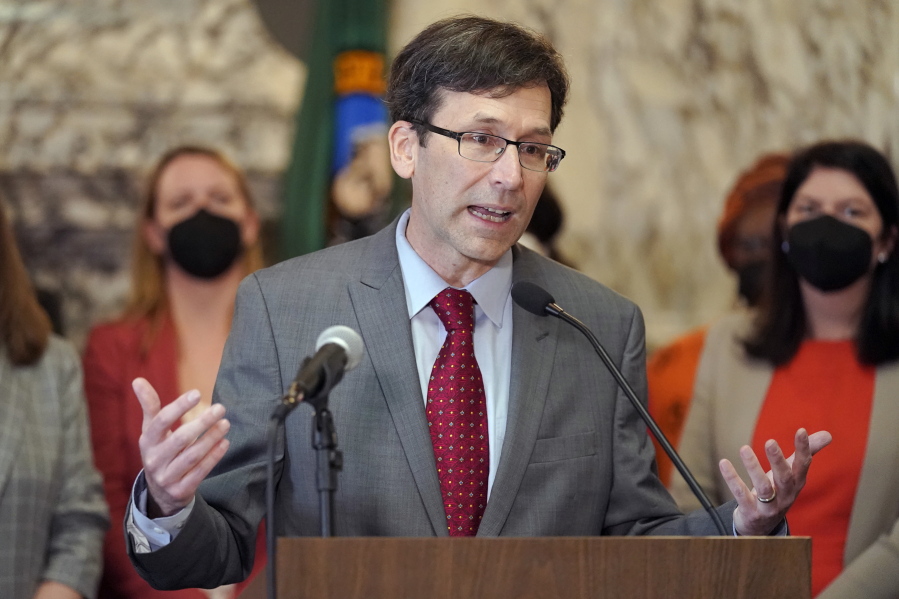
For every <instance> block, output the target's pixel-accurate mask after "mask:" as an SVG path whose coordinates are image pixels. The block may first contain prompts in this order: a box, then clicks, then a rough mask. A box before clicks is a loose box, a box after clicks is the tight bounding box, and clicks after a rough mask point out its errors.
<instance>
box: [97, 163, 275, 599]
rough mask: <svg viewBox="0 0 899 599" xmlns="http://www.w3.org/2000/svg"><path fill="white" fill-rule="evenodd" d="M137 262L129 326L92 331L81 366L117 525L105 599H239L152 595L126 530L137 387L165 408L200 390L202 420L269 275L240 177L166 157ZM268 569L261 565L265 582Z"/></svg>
mask: <svg viewBox="0 0 899 599" xmlns="http://www.w3.org/2000/svg"><path fill="white" fill-rule="evenodd" d="M133 259H134V264H133V270H132V290H131V298H130V301H129V304H128V306H127V307H126V309H125V314H124V316H122V317H121V318H120V319H118V320H116V321H114V322H110V323H104V324H101V325H99V326H97V327H95V328H94V329H93V330H92V331H91V333H90V336H89V339H88V343H87V348H86V350H85V355H84V371H85V391H86V394H87V400H88V405H89V408H90V420H91V433H92V434H91V439H92V442H93V445H94V454H95V460H96V463H97V467H98V468H99V469H100V471H101V472H102V473H103V479H104V487H105V491H106V499H107V501H108V503H109V506H110V512H111V516H112V528H111V530H110V531H109V533H108V534H107V535H106V540H105V544H104V568H103V579H102V582H101V586H100V593H99V596H100V597H104V598H107V599H115V598H123V599H124V598H127V599H151V598H162V597H170V598H174V597H179V598H181V599H208V598H209V597H213V598H216V599H218V598H227V599H230V598H231V597H233V596H234V595H235V594H236V592H237V591H238V590H239V589H237V588H233V587H228V588H222V589H215V590H212V591H201V590H199V589H188V590H184V591H173V592H162V591H155V590H153V589H152V588H150V586H149V585H148V584H147V583H146V582H145V581H144V580H143V579H142V578H141V577H140V576H139V575H138V574H137V573H136V572H135V571H134V568H133V567H132V566H131V563H130V562H129V560H128V556H127V555H126V552H125V537H124V531H123V520H124V518H125V506H126V505H127V504H128V498H129V495H130V493H131V485H132V483H133V482H134V479H135V477H136V476H137V474H138V472H140V470H141V458H140V451H139V448H138V439H139V437H140V434H141V424H142V418H143V416H142V412H141V407H140V404H139V403H138V401H137V399H136V398H135V396H134V392H133V391H132V388H131V382H132V381H133V380H134V379H135V378H136V377H144V378H146V379H147V380H149V381H150V382H152V383H153V385H155V386H156V388H157V389H158V390H159V392H160V396H161V397H165V398H175V397H178V396H179V395H181V394H182V393H184V392H185V391H187V390H189V389H199V390H200V392H201V403H200V405H198V406H197V408H196V412H200V411H202V410H203V409H204V408H205V407H206V406H208V405H209V404H210V402H211V400H212V388H213V385H214V383H215V377H216V373H217V372H218V367H219V362H220V361H221V358H222V351H223V349H224V346H225V340H226V339H227V337H228V333H229V331H230V329H231V317H232V315H233V312H234V301H235V297H236V295H237V287H238V285H239V284H240V281H241V279H243V277H245V276H246V275H248V274H249V273H251V272H253V271H254V270H256V269H257V268H259V267H261V266H262V252H261V248H260V243H259V217H258V215H257V213H256V210H255V209H254V207H253V203H252V198H251V196H250V191H249V188H248V186H247V182H246V179H245V178H244V175H243V173H242V172H241V171H240V170H239V169H238V168H237V167H236V166H234V165H233V164H232V163H231V162H230V161H229V160H227V159H226V158H225V157H224V156H223V155H222V154H221V153H219V152H217V151H215V150H212V149H208V148H204V147H195V146H183V147H179V148H176V149H173V150H171V151H169V152H168V153H167V154H165V155H164V156H163V157H162V158H161V160H160V161H159V163H158V164H157V165H156V167H155V169H154V170H153V171H152V173H151V175H150V178H149V185H148V189H147V194H146V197H145V200H144V204H143V207H142V208H141V212H140V217H139V222H138V225H137V230H136V232H135V242H134V256H133ZM196 412H195V413H196ZM190 416H191V414H190V413H189V414H188V415H187V417H188V418H189V417H190ZM262 539H264V536H260V540H262ZM257 547H261V548H264V543H261V544H257ZM257 558H259V556H258V555H257ZM263 558H264V556H263ZM262 562H264V559H261V558H260V559H257V560H256V568H255V570H256V571H258V570H259V568H260V566H261V563H262Z"/></svg>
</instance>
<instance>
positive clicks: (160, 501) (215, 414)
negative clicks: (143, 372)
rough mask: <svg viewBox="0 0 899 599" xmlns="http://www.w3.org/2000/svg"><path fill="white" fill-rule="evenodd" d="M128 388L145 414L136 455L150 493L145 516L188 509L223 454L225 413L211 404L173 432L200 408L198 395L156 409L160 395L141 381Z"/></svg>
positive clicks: (197, 393)
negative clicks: (189, 412)
mask: <svg viewBox="0 0 899 599" xmlns="http://www.w3.org/2000/svg"><path fill="white" fill-rule="evenodd" d="M131 386H132V388H133V389H134V394H135V395H137V399H138V401H139V402H140V405H141V408H142V409H143V413H144V420H143V426H142V432H141V436H140V456H141V461H142V462H143V466H144V476H145V477H146V480H147V489H148V491H149V493H148V495H149V496H148V498H147V515H148V516H150V517H151V518H158V517H160V516H171V515H172V514H175V513H176V512H178V511H180V510H181V509H183V508H185V507H187V505H189V504H190V502H191V501H192V500H193V497H194V494H195V493H196V492H197V488H198V487H199V486H200V483H201V482H202V481H203V479H204V478H206V475H207V474H209V472H210V471H211V470H212V469H213V467H215V465H216V464H218V462H219V461H220V460H221V459H222V456H224V455H225V451H227V449H228V440H227V439H225V435H226V434H227V432H228V429H229V428H230V427H231V424H230V423H229V422H228V421H227V420H225V418H224V415H225V408H224V407H223V406H222V405H220V404H214V405H212V406H209V407H208V408H206V409H205V410H203V412H202V413H201V414H200V415H199V416H198V417H197V418H195V419H193V420H191V421H189V422H186V423H184V424H182V425H181V426H179V427H178V428H177V429H176V430H174V431H172V430H171V429H172V426H173V425H174V424H176V423H178V422H180V421H181V418H182V417H183V416H184V414H186V413H187V412H188V411H189V410H190V409H191V408H193V407H194V406H196V405H197V404H198V403H199V401H200V392H199V391H197V390H193V391H188V392H187V393H185V394H184V395H182V396H180V397H179V398H178V399H176V400H175V401H173V402H172V403H170V404H169V405H167V406H166V407H164V408H162V409H160V402H159V395H158V394H157V393H156V390H155V389H153V386H152V385H150V383H149V382H147V380H146V379H143V378H137V379H134V382H132V384H131Z"/></svg>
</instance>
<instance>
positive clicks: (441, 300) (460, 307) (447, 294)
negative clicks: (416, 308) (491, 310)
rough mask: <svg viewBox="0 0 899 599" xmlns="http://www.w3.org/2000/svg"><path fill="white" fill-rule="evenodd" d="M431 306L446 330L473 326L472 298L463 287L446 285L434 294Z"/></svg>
mask: <svg viewBox="0 0 899 599" xmlns="http://www.w3.org/2000/svg"><path fill="white" fill-rule="evenodd" d="M431 307H432V308H433V309H434V312H436V313H437V317H438V318H440V322H442V323H443V326H444V328H445V329H446V330H447V331H456V330H459V329H468V330H471V329H472V328H474V298H473V297H471V294H470V293H468V292H467V291H465V290H464V289H453V288H452V287H447V288H446V289H444V290H443V291H441V292H440V293H438V294H437V295H435V296H434V299H432V300H431Z"/></svg>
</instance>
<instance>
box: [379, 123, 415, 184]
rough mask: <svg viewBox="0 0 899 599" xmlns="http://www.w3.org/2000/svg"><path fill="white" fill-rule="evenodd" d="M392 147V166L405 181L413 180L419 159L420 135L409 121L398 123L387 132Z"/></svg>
mask: <svg viewBox="0 0 899 599" xmlns="http://www.w3.org/2000/svg"><path fill="white" fill-rule="evenodd" d="M387 142H388V144H389V145H390V164H391V165H392V166H393V170H395V171H396V174H397V175H399V176H400V177H402V178H403V179H411V178H412V175H413V174H414V173H415V161H416V159H417V158H418V148H419V145H418V134H417V133H416V132H415V130H414V129H413V128H412V123H410V122H409V121H397V122H395V123H394V124H393V126H392V127H390V131H388V132H387Z"/></svg>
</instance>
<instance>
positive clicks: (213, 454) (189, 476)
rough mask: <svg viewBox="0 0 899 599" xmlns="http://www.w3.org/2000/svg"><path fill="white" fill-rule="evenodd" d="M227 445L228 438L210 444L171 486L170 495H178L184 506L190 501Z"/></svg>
mask: <svg viewBox="0 0 899 599" xmlns="http://www.w3.org/2000/svg"><path fill="white" fill-rule="evenodd" d="M229 446H230V442H229V441H228V439H219V440H218V441H217V442H216V443H215V444H214V445H212V447H211V448H210V449H209V451H208V452H206V454H205V455H203V456H202V458H201V459H200V460H199V461H198V462H196V463H195V464H194V466H193V467H192V468H191V469H190V470H188V471H186V472H185V473H184V475H183V476H182V477H181V479H179V480H178V481H177V482H175V483H174V484H173V485H172V486H171V491H172V495H173V496H177V497H179V500H180V502H182V503H183V505H184V506H186V505H187V504H188V503H190V499H191V498H192V497H193V496H194V494H195V493H196V492H197V489H198V488H199V487H200V483H201V482H203V479H205V478H206V476H207V475H208V474H209V473H210V472H211V471H212V469H213V468H215V465H216V464H218V463H219V462H220V461H221V459H222V457H224V455H225V452H226V451H228V447H229Z"/></svg>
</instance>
